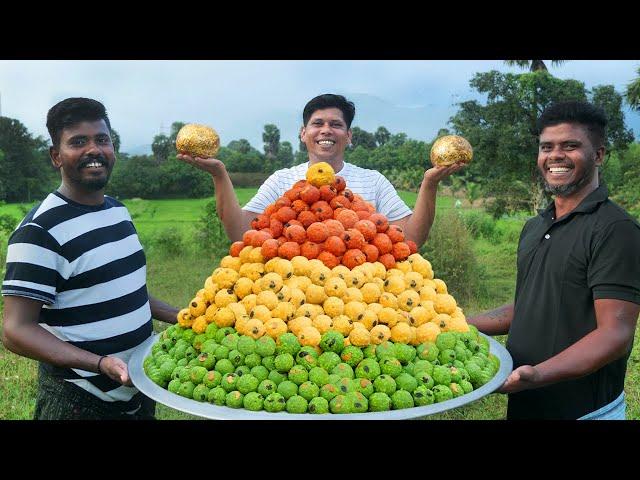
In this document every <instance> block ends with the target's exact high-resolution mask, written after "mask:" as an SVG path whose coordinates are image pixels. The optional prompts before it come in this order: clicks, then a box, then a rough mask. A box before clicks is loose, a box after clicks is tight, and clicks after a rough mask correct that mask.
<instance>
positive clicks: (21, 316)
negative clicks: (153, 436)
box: [2, 98, 178, 419]
mask: <svg viewBox="0 0 640 480" xmlns="http://www.w3.org/2000/svg"><path fill="white" fill-rule="evenodd" d="M47 129H48V130H49V134H50V135H51V141H52V144H53V146H52V147H51V148H50V155H51V161H52V163H53V165H54V166H55V167H56V168H58V169H59V170H60V172H61V177H62V184H61V185H60V187H59V188H58V190H56V191H55V192H53V193H51V194H49V196H47V197H46V198H45V199H44V201H43V202H42V203H41V204H40V205H38V206H36V207H35V208H34V209H33V210H31V212H29V214H27V216H26V217H25V218H24V220H23V221H22V222H21V223H20V225H19V226H18V228H17V229H16V230H15V231H14V232H13V233H12V235H11V237H10V239H9V245H8V249H7V271H6V276H5V279H4V282H3V284H2V295H4V296H5V308H4V327H3V333H2V342H3V343H4V345H5V346H6V347H7V348H8V349H9V350H11V351H12V352H14V353H17V354H19V355H23V356H25V357H29V358H33V359H36V360H38V361H39V362H40V364H39V371H38V397H37V400H36V411H35V418H36V419H102V418H109V419H144V418H153V416H154V410H155V403H154V402H153V401H152V400H150V399H148V398H147V397H145V396H144V395H143V394H142V393H141V392H139V391H138V390H137V389H136V388H135V387H134V386H133V385H132V383H131V380H130V378H129V374H128V371H127V361H128V359H129V357H130V355H131V352H132V351H133V349H135V348H136V347H137V346H138V345H140V344H141V343H142V342H143V341H145V340H146V339H147V338H149V336H150V335H151V334H152V321H151V319H152V318H157V319H159V320H162V321H165V322H168V323H175V322H176V314H177V311H178V310H177V309H176V308H174V307H171V306H169V305H167V304H165V303H163V302H161V301H159V300H156V299H154V298H153V297H151V296H149V294H148V292H147V286H146V260H145V255H144V251H143V249H142V245H141V244H140V242H139V240H138V235H137V233H136V230H135V228H134V226H133V223H132V221H131V217H130V215H129V212H128V211H127V209H126V207H125V206H124V205H122V204H121V203H120V202H118V201H117V200H115V199H113V198H111V197H108V196H105V195H104V190H105V187H106V185H107V182H108V180H109V176H110V174H111V171H112V169H113V166H114V164H115V161H116V157H115V152H114V148H113V143H112V141H111V130H110V129H111V127H110V123H109V119H108V117H107V114H106V111H105V108H104V106H103V105H102V104H101V103H100V102H97V101H95V100H91V99H87V98H68V99H66V100H63V101H62V102H60V103H58V104H57V105H55V106H54V107H52V108H51V109H50V110H49V113H48V115H47Z"/></svg>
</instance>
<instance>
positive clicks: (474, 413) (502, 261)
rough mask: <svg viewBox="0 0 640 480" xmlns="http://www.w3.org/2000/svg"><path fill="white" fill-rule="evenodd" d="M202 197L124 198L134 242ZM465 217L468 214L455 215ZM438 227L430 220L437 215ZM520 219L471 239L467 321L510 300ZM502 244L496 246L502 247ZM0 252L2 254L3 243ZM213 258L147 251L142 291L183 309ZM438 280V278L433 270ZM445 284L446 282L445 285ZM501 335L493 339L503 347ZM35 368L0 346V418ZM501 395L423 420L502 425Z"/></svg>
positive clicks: (31, 395)
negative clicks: (473, 284)
mask: <svg viewBox="0 0 640 480" xmlns="http://www.w3.org/2000/svg"><path fill="white" fill-rule="evenodd" d="M255 191H256V189H250V188H246V189H238V197H239V201H240V204H241V205H243V204H245V203H246V202H247V201H248V200H249V198H251V196H252V195H253V194H254V193H255ZM400 196H401V197H402V198H403V199H404V200H405V201H406V202H407V204H408V205H410V206H413V205H414V203H415V198H416V195H415V193H410V192H400ZM208 201H209V199H208V198H207V199H192V200H153V201H150V200H126V201H125V202H124V203H125V204H126V205H127V207H128V208H129V209H130V211H131V214H132V216H133V218H134V222H135V224H136V228H137V229H138V231H139V232H140V236H141V238H143V239H144V238H147V239H149V238H152V237H153V236H154V235H155V234H156V233H158V232H160V231H162V230H163V229H165V228H168V227H174V226H176V225H177V226H179V227H180V229H181V230H183V231H184V233H185V237H188V236H189V234H188V233H187V232H189V231H191V230H190V229H193V225H194V223H195V222H197V221H198V220H199V218H200V216H201V215H202V207H203V206H204V205H205V204H206V203H207V202H208ZM453 203H454V199H453V198H451V197H439V198H438V211H439V212H441V211H443V210H445V209H452V208H454V207H453ZM462 210H463V211H464V212H465V213H466V212H468V211H470V210H468V209H462ZM3 213H10V214H12V215H14V216H16V217H17V218H22V211H21V210H20V208H19V206H18V205H15V204H12V205H0V215H1V214H3ZM436 221H437V216H436ZM523 223H524V219H515V220H511V219H500V220H498V221H496V222H495V225H494V226H495V230H496V231H498V232H499V234H496V235H497V236H496V238H482V237H479V238H477V239H475V240H474V241H473V252H474V254H475V255H476V257H477V260H478V262H479V264H480V265H481V267H482V271H481V276H482V281H481V284H482V289H481V292H480V294H479V295H478V296H477V298H474V299H473V300H472V301H471V302H469V304H467V305H462V307H463V308H464V311H465V313H466V314H467V315H469V316H470V315H473V314H475V313H479V312H481V311H485V310H487V309H491V308H494V307H497V306H499V305H502V304H505V303H508V302H511V301H513V293H514V288H515V255H516V245H517V243H516V242H517V234H519V232H520V229H521V228H522V224H523ZM500 239H502V240H503V241H501V240H500ZM4 242H5V243H4V245H5V246H3V247H2V253H3V254H4V250H5V248H6V240H4ZM218 262H219V258H216V257H213V256H212V255H210V254H203V253H198V251H197V250H196V249H193V248H187V249H185V251H184V252H183V253H182V254H181V255H179V256H175V255H174V256H172V255H167V254H166V253H164V252H163V251H162V250H160V249H155V248H149V249H147V268H148V276H147V278H148V288H149V292H150V293H151V294H152V295H154V296H156V297H158V298H160V299H162V300H164V301H166V302H168V303H171V304H173V305H176V306H184V305H186V304H187V303H188V302H189V300H191V298H193V296H194V294H195V292H196V291H198V290H199V289H200V288H202V285H203V282H204V279H205V278H206V277H207V276H208V275H210V274H211V271H212V270H213V269H214V267H215V266H216V265H217V264H218ZM436 274H437V272H436ZM445 280H446V279H445ZM2 305H3V303H2V297H0V307H2ZM154 325H155V329H156V330H158V331H159V330H162V329H164V328H166V324H163V323H160V322H155V321H154ZM505 338H506V337H497V338H496V339H497V340H498V341H500V342H502V343H503V344H504V341H505ZM639 344H640V325H639V326H638V328H637V329H636V337H635V344H634V348H633V351H632V354H631V358H630V359H629V363H628V369H627V376H626V382H625V392H626V395H627V418H630V419H640V368H638V367H639V366H640V365H639V363H640V345H639ZM36 377H37V363H36V362H35V361H33V360H30V359H27V358H24V357H20V356H17V355H15V354H13V353H11V352H9V351H7V350H6V349H5V348H4V346H3V345H2V344H0V419H28V418H32V416H33V411H34V408H35V396H36ZM506 404H507V402H506V396H505V395H500V394H491V395H488V396H486V397H484V398H482V399H480V400H478V401H476V402H473V403H471V404H468V405H465V406H463V407H460V408H457V409H454V410H450V411H447V412H444V413H441V414H437V415H433V416H430V417H428V418H429V419H433V420H446V419H456V420H462V419H470V420H489V419H503V418H505V416H506ZM157 417H158V418H160V419H173V420H181V419H197V417H194V416H191V415H188V414H185V413H182V412H180V411H177V410H174V409H172V408H169V407H166V406H164V405H158V408H157Z"/></svg>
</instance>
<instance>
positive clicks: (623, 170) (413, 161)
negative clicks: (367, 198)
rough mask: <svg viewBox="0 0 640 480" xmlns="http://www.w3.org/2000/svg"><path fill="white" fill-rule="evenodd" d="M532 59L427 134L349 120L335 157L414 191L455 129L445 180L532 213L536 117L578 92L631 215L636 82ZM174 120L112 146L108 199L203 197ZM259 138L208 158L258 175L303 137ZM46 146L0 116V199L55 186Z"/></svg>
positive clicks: (495, 204)
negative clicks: (621, 86) (458, 146)
mask: <svg viewBox="0 0 640 480" xmlns="http://www.w3.org/2000/svg"><path fill="white" fill-rule="evenodd" d="M523 62H524V61H523ZM529 62H535V61H529ZM531 65H533V63H531ZM536 65H537V69H534V68H533V67H531V68H530V70H531V71H529V72H527V73H520V74H514V73H502V72H498V71H490V72H483V73H477V74H475V75H474V77H473V78H472V79H471V80H470V82H469V85H470V86H471V88H472V89H473V90H475V91H476V92H477V93H479V94H481V96H482V97H483V98H485V99H486V100H483V101H479V100H469V101H463V102H460V103H458V104H457V112H456V113H455V114H454V115H453V116H452V117H451V118H450V119H449V121H448V122H447V125H446V128H442V129H440V131H439V132H438V134H437V135H436V136H435V137H434V138H433V139H431V141H429V142H425V141H419V140H414V139H411V138H408V136H407V135H406V134H405V133H402V132H398V133H391V132H390V131H389V130H388V129H387V128H386V127H384V126H380V127H378V128H377V130H376V131H375V132H368V131H366V130H364V129H362V128H359V127H357V126H354V127H353V128H352V131H353V138H352V146H350V147H349V148H348V149H347V151H346V154H345V160H346V161H347V162H350V163H353V164H355V165H358V166H362V167H366V168H372V169H376V170H379V171H380V172H382V173H383V174H385V175H386V176H387V178H389V180H390V181H391V182H392V183H393V184H394V185H395V186H396V188H400V189H407V190H415V189H417V188H418V187H419V185H420V183H421V181H422V176H423V174H424V170H425V169H426V168H428V167H429V166H430V165H429V160H428V157H429V150H430V148H431V144H432V143H433V141H435V140H436V139H437V138H438V137H439V136H441V135H445V134H449V133H452V134H458V135H462V136H464V137H465V138H467V139H468V140H469V142H470V143H471V144H472V145H473V147H474V160H473V162H472V163H471V164H470V165H469V166H468V167H467V168H465V169H464V170H463V171H462V172H460V173H459V174H457V175H456V176H454V177H452V178H450V179H448V181H449V182H450V183H451V186H452V187H453V188H454V189H458V190H460V191H462V192H466V195H467V197H468V198H469V200H471V201H473V200H474V199H477V198H483V199H485V201H486V202H485V206H487V208H489V210H490V211H491V212H492V213H493V214H494V215H495V216H496V217H498V216H500V215H502V214H510V213H513V212H516V211H527V212H534V211H535V209H537V208H540V207H541V206H542V205H544V204H545V202H547V201H548V200H549V198H548V196H547V194H546V193H545V192H544V189H543V187H542V183H541V179H540V177H539V174H538V172H537V168H536V162H535V159H536V157H537V150H538V147H537V141H538V138H537V132H536V126H535V122H536V119H537V117H538V116H539V115H540V113H541V112H542V111H543V110H544V109H545V108H546V107H547V106H548V105H550V104H551V103H553V102H556V101H560V100H569V99H571V100H588V101H591V102H593V103H594V104H596V105H599V106H600V107H602V108H603V109H604V111H605V112H606V114H607V117H608V121H609V126H608V132H607V133H608V134H607V156H606V160H605V164H604V168H603V169H602V178H603V180H604V181H605V182H606V184H607V186H608V187H609V190H610V193H611V194H612V196H613V197H614V198H615V199H616V200H617V201H619V202H620V203H621V204H623V205H624V206H625V207H626V208H629V209H631V210H632V211H633V212H635V214H636V215H640V146H639V144H638V143H634V137H633V132H632V131H631V130H630V129H629V128H627V126H626V124H625V122H624V114H623V108H624V106H625V104H628V105H629V106H631V107H632V108H640V106H639V105H638V103H635V104H634V103H633V102H634V101H635V102H637V101H638V100H637V96H635V97H634V94H635V92H636V90H637V85H636V84H637V81H636V83H635V84H634V83H632V84H630V85H629V87H628V88H627V91H626V92H625V93H624V94H620V93H618V92H617V91H616V90H615V89H614V87H613V86H612V85H599V86H595V87H593V88H591V89H587V88H586V87H585V84H584V83H583V82H581V81H578V80H574V79H567V80H562V79H559V78H556V77H554V76H553V75H551V74H550V73H549V72H548V71H547V70H546V68H540V65H539V63H537V64H536ZM638 73H639V75H640V69H639V72H638ZM639 78H640V77H639ZM625 100H626V103H625ZM183 125H184V123H183V122H174V123H173V124H172V125H171V130H170V133H169V135H164V134H158V135H156V136H155V137H154V139H153V142H152V144H151V149H152V154H150V155H128V154H126V153H119V154H118V162H117V163H116V167H115V168H114V171H113V174H112V177H111V181H110V183H109V186H108V192H107V193H108V194H110V195H113V196H116V197H118V198H132V197H142V198H170V197H174V198H175V197H183V198H189V197H190V198H197V197H206V196H210V195H211V190H212V184H211V180H210V178H209V176H208V175H206V174H204V173H203V172H200V171H199V170H196V169H194V168H193V167H191V166H189V165H186V164H184V163H182V162H179V161H177V160H176V158H175V156H176V150H175V138H176V135H177V133H178V131H179V130H180V128H182V126H183ZM112 133H113V141H114V147H115V148H116V151H119V147H120V136H119V134H118V132H116V131H115V130H114V131H113V132H112ZM262 140H263V145H262V148H261V149H260V150H259V149H258V148H255V147H254V146H252V145H251V144H250V142H249V141H248V140H246V139H239V140H233V141H231V142H229V143H228V144H227V145H226V146H222V147H221V148H220V152H219V154H218V158H219V159H220V160H222V161H223V162H224V163H225V165H226V167H227V169H228V170H229V171H230V172H244V173H247V172H260V173H262V174H263V175H262V176H261V177H259V178H264V177H265V176H266V175H268V174H269V173H271V172H273V171H275V170H278V169H281V168H287V167H290V166H293V165H297V164H300V163H303V162H306V161H307V154H306V149H305V145H304V144H303V143H302V142H300V143H299V145H298V146H297V150H294V148H293V145H292V144H291V143H290V142H286V141H285V142H283V141H281V138H280V130H279V129H278V127H277V126H276V125H274V124H267V125H264V131H263V133H262ZM48 146H49V143H48V141H47V140H45V139H43V138H41V137H36V138H34V137H33V136H32V135H31V134H30V133H29V132H28V131H27V129H26V127H24V125H22V124H21V123H20V121H19V120H16V119H9V118H6V117H0V200H2V201H6V202H25V201H26V202H30V201H33V200H37V199H41V198H43V197H44V196H45V195H46V194H47V193H48V192H49V191H51V189H52V188H55V186H56V185H57V183H59V175H58V173H57V172H56V171H55V170H53V168H52V167H51V165H50V161H49V158H48Z"/></svg>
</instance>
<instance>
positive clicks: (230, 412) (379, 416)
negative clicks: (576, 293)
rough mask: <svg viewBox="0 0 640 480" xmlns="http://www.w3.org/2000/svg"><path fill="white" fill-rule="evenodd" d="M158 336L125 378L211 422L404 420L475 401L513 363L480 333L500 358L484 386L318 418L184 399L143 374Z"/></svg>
mask: <svg viewBox="0 0 640 480" xmlns="http://www.w3.org/2000/svg"><path fill="white" fill-rule="evenodd" d="M158 335H159V334H155V335H152V336H151V337H149V338H148V339H147V340H145V341H144V342H143V343H141V344H140V345H139V346H138V347H136V349H135V350H134V351H133V353H132V355H131V357H130V358H129V362H128V368H129V376H130V378H131V381H132V382H133V384H134V386H135V387H136V388H137V389H138V390H140V391H141V392H142V393H144V394H145V395H146V396H147V397H149V398H151V399H153V400H155V401H156V402H159V403H162V404H163V405H166V406H168V407H171V408H173V409H176V410H179V411H181V412H184V413H188V414H190V415H194V416H197V417H203V418H207V419H211V420H408V419H412V418H419V417H425V416H429V415H434V414H436V413H442V412H445V411H447V410H451V409H453V408H458V407H461V406H463V405H466V404H468V403H471V402H474V401H476V400H479V399H480V398H482V397H485V396H487V395H489V394H490V393H493V392H494V391H495V390H497V389H498V388H499V387H500V386H501V385H502V384H503V383H504V381H505V380H506V379H507V377H508V376H509V374H510V373H511V371H512V369H513V360H512V359H511V355H510V354H509V352H508V351H507V350H506V348H505V347H504V346H502V345H501V344H500V343H499V342H498V341H496V340H494V339H493V338H491V337H489V336H488V335H485V334H483V333H481V334H480V335H482V336H483V337H485V338H487V339H488V340H489V345H490V346H489V351H490V352H491V353H493V354H494V355H496V356H497V357H498V358H499V359H500V368H499V370H498V372H497V373H496V374H495V375H494V377H493V378H492V379H491V380H490V381H489V382H488V383H486V384H485V385H483V386H482V387H480V388H478V389H477V390H473V391H472V392H471V393H468V394H466V395H462V396H460V397H457V398H453V399H451V400H447V401H445V402H440V403H433V404H431V405H425V406H422V407H413V408H405V409H401V410H389V411H385V412H366V413H346V414H331V413H328V414H322V415H314V414H311V413H288V412H277V413H271V412H265V411H259V412H252V411H250V410H245V409H241V408H239V409H235V408H230V407H221V406H218V405H213V404H210V403H207V402H198V401H196V400H192V399H189V398H184V397H181V396H180V395H177V394H175V393H171V392H169V391H168V390H165V389H164V388H162V387H160V386H159V385H156V384H155V383H154V382H152V381H151V379H149V378H148V377H147V376H146V374H145V373H144V370H143V367H142V365H143V361H144V359H145V357H146V356H147V355H149V354H150V353H151V347H152V346H153V344H154V343H155V341H156V339H157V338H158Z"/></svg>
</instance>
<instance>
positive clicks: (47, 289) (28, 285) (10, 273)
mask: <svg viewBox="0 0 640 480" xmlns="http://www.w3.org/2000/svg"><path fill="white" fill-rule="evenodd" d="M65 269H67V270H68V262H67V261H66V260H65V258H64V257H63V256H62V255H61V254H60V245H59V244H58V242H56V241H55V239H54V238H53V237H52V236H51V234H49V232H47V231H46V230H44V229H43V228H42V227H40V226H39V225H36V224H33V223H27V224H26V225H23V226H21V227H20V228H18V229H17V230H16V231H14V232H13V234H12V235H11V237H10V238H9V242H8V247H7V265H6V273H5V278H4V281H3V283H2V295H4V296H7V295H13V296H19V297H27V298H32V299H34V300H40V301H43V302H45V303H47V304H52V303H54V302H55V299H56V292H57V286H58V285H59V284H60V282H61V280H62V277H61V274H60V273H59V272H64V270H65Z"/></svg>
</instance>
